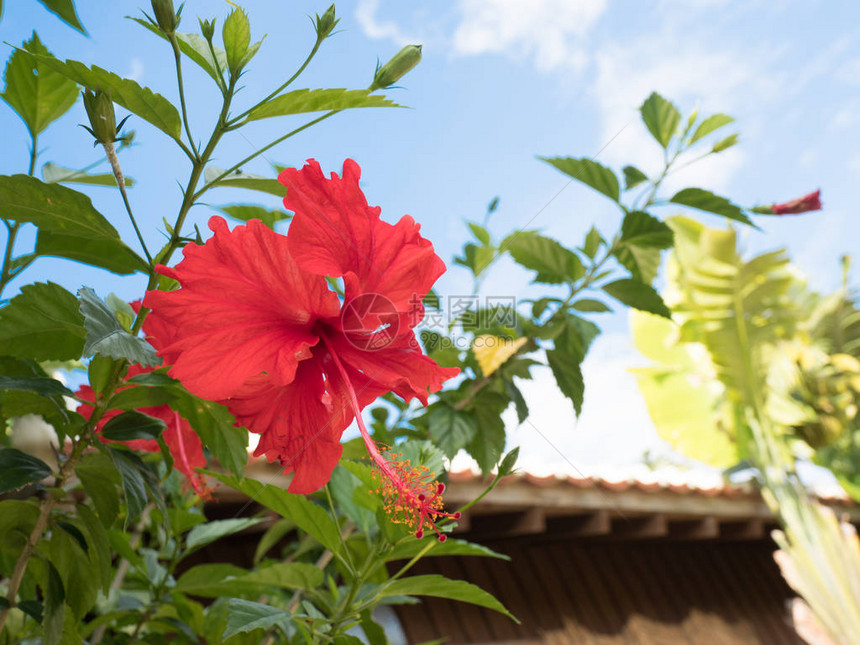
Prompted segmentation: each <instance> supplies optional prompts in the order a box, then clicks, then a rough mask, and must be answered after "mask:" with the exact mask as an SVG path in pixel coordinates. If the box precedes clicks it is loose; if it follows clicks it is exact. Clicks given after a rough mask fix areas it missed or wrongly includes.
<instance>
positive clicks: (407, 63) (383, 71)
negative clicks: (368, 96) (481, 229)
mask: <svg viewBox="0 0 860 645" xmlns="http://www.w3.org/2000/svg"><path fill="white" fill-rule="evenodd" d="M419 62H421V45H406V47H404V48H403V49H401V50H400V51H399V52H397V53H396V54H395V55H394V57H393V58H392V59H391V60H390V61H388V62H387V63H385V65H383V66H382V67H379V68H377V70H376V74H375V75H374V77H373V83H372V84H371V85H370V91H374V90H378V89H380V88H383V87H390V86H391V85H394V84H395V83H396V82H397V81H399V80H400V79H401V78H403V77H404V76H406V74H407V73H408V72H409V71H410V70H411V69H412V68H413V67H415V66H416V65H417V64H418V63H419Z"/></svg>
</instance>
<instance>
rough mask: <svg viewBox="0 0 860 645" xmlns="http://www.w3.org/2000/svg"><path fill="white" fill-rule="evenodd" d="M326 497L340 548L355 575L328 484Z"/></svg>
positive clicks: (350, 570) (353, 565)
mask: <svg viewBox="0 0 860 645" xmlns="http://www.w3.org/2000/svg"><path fill="white" fill-rule="evenodd" d="M325 496H326V499H327V500H328V510H329V513H330V514H331V519H332V520H333V521H334V524H335V526H337V537H338V539H339V540H340V546H341V548H342V549H343V552H344V555H345V558H344V559H345V560H346V562H347V564H348V569H349V572H350V573H351V574H353V575H354V574H355V564H354V563H353V561H352V555H351V554H350V552H349V549H347V547H346V541H345V540H344V539H343V533H342V532H341V528H340V520H339V519H338V518H337V511H336V510H335V508H334V500H333V499H332V497H331V489H330V488H329V485H328V484H326V485H325Z"/></svg>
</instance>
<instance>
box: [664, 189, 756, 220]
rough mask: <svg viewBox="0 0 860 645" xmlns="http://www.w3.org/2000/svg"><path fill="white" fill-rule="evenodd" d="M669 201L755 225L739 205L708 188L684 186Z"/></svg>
mask: <svg viewBox="0 0 860 645" xmlns="http://www.w3.org/2000/svg"><path fill="white" fill-rule="evenodd" d="M669 201H670V202H672V203H673V204H681V205H682V206H688V207H690V208H695V209H698V210H700V211H705V212H707V213H715V214H717V215H722V216H723V217H726V218H728V219H731V220H735V221H736V222H743V223H744V224H748V225H750V226H755V225H754V224H753V223H752V222H751V221H750V219H749V217H747V216H746V215H745V214H744V212H743V210H741V208H740V207H739V206H736V205H735V204H733V203H731V202H730V201H729V200H728V199H726V198H725V197H720V196H719V195H715V194H714V193H712V192H711V191H709V190H704V189H702V188H684V189H683V190H681V191H679V192H677V193H675V194H674V195H673V196H672V199H670V200H669Z"/></svg>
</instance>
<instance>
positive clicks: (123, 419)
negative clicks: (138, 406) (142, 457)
mask: <svg viewBox="0 0 860 645" xmlns="http://www.w3.org/2000/svg"><path fill="white" fill-rule="evenodd" d="M166 427H167V424H165V423H164V421H162V420H161V419H156V418H155V417H151V416H149V415H148V414H143V413H142V412H137V411H136V410H131V411H129V412H123V413H122V414H119V415H117V416H115V417H113V418H111V419H110V420H109V421H108V422H107V423H106V424H105V425H104V427H103V428H102V431H101V436H102V437H104V438H105V439H110V440H111V441H137V440H141V439H142V440H150V441H154V440H156V439H158V437H160V436H161V433H162V432H163V431H164V429H165V428H166Z"/></svg>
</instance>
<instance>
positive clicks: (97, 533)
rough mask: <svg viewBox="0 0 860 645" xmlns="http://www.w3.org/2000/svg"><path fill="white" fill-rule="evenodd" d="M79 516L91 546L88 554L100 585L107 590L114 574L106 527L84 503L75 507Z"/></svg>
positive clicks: (81, 527)
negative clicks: (112, 573) (112, 572)
mask: <svg viewBox="0 0 860 645" xmlns="http://www.w3.org/2000/svg"><path fill="white" fill-rule="evenodd" d="M75 510H76V511H77V514H78V517H77V518H76V520H75V521H76V523H77V525H78V527H79V529H80V531H81V532H82V533H83V535H84V537H85V538H86V541H87V544H88V545H89V548H88V550H87V555H88V556H89V559H90V564H91V565H92V568H93V571H94V572H95V573H96V574H97V575H98V578H99V583H100V587H101V589H102V590H103V591H107V590H108V588H109V587H110V583H111V580H112V578H113V576H112V575H111V555H112V554H111V548H110V542H109V541H108V536H107V531H105V527H104V526H103V525H102V523H101V522H100V521H99V518H98V517H96V514H95V513H94V512H93V511H92V510H90V508H89V507H87V506H86V505H84V504H78V505H77V506H76V507H75Z"/></svg>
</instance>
